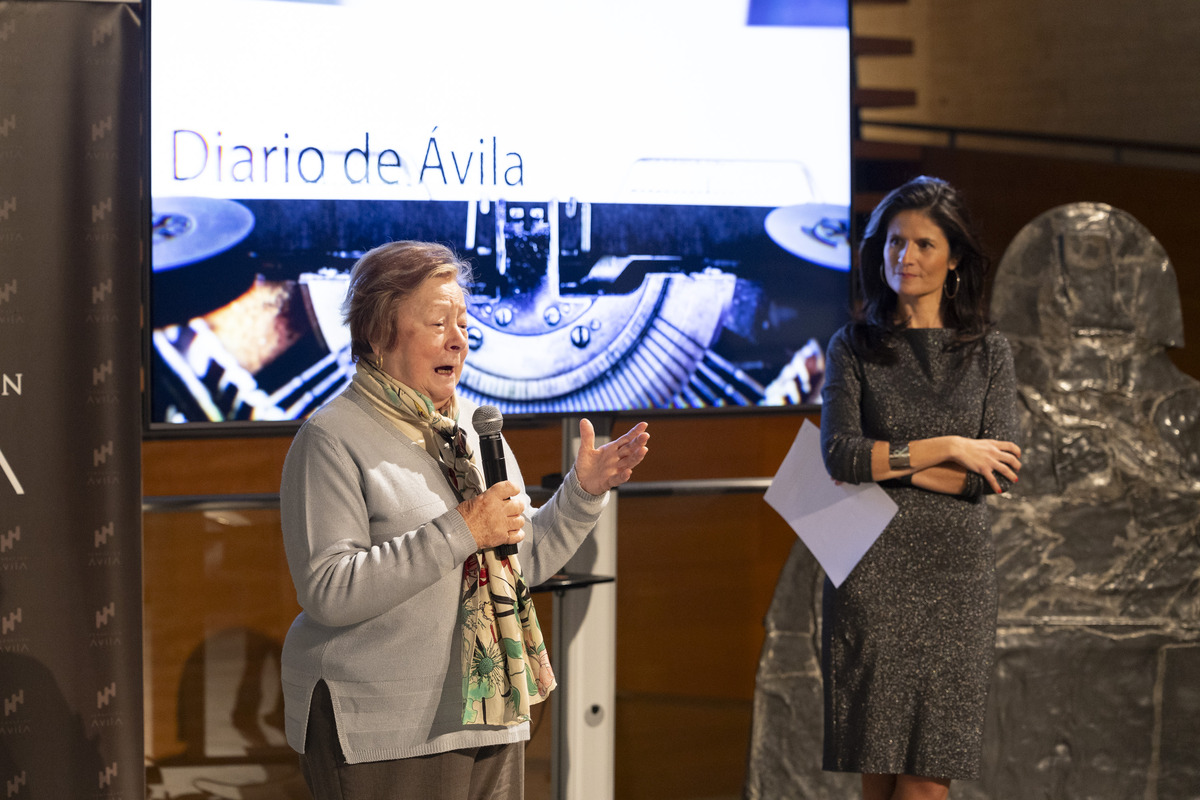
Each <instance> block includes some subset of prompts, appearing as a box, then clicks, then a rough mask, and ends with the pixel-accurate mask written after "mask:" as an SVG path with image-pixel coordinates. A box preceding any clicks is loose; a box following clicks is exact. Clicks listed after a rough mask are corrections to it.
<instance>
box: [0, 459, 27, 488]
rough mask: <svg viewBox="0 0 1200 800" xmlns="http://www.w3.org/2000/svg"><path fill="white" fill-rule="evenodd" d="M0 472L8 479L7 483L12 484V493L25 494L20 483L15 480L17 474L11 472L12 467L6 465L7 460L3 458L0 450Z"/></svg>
mask: <svg viewBox="0 0 1200 800" xmlns="http://www.w3.org/2000/svg"><path fill="white" fill-rule="evenodd" d="M0 470H3V471H4V474H5V475H6V476H7V477H8V482H9V483H11V484H12V488H13V491H14V492H16V493H17V494H25V489H24V488H22V487H21V482H20V481H19V480H17V474H16V473H15V472H13V469H12V467H10V466H9V465H8V459H7V458H5V457H4V451H3V450H0Z"/></svg>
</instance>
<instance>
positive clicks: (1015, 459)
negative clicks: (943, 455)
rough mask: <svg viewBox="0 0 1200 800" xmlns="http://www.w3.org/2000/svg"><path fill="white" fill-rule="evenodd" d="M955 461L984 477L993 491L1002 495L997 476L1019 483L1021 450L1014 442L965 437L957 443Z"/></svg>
mask: <svg viewBox="0 0 1200 800" xmlns="http://www.w3.org/2000/svg"><path fill="white" fill-rule="evenodd" d="M954 461H955V462H957V463H958V464H960V465H961V466H963V467H964V468H966V469H968V470H970V471H971V472H975V473H978V474H979V475H982V476H983V479H984V480H985V481H987V482H988V485H989V486H991V487H992V491H993V492H995V493H996V494H1000V492H1001V491H1003V488H1002V487H1001V486H1000V482H999V481H998V480H996V475H1000V476H1001V477H1004V478H1007V479H1008V480H1010V481H1012V482H1013V483H1016V482H1017V473H1018V472H1020V470H1021V448H1020V447H1018V446H1017V445H1016V444H1015V443H1013V442H1005V441H1000V440H997V439H967V438H966V437H963V438H962V439H961V440H960V441H959V442H957V447H956V448H955V453H954Z"/></svg>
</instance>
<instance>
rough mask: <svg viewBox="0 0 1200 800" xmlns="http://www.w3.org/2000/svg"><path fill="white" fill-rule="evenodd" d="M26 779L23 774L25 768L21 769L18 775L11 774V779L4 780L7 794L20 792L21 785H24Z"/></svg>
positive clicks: (11, 794) (11, 795) (10, 795)
mask: <svg viewBox="0 0 1200 800" xmlns="http://www.w3.org/2000/svg"><path fill="white" fill-rule="evenodd" d="M28 780H29V779H28V778H27V777H26V776H25V770H21V774H20V775H13V777H12V780H11V781H6V782H5V788H6V789H7V790H8V796H9V797H14V796H16V795H18V794H20V793H21V787H22V786H24V785H25V784H26V783H27V782H28Z"/></svg>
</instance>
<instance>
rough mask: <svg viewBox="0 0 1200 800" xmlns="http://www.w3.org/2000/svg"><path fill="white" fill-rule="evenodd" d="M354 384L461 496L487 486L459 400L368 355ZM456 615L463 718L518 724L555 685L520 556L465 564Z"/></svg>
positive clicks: (491, 556) (486, 554) (488, 555)
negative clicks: (409, 382)
mask: <svg viewBox="0 0 1200 800" xmlns="http://www.w3.org/2000/svg"><path fill="white" fill-rule="evenodd" d="M354 385H355V388H356V389H357V390H358V391H359V392H360V393H362V394H363V395H364V396H365V397H366V398H367V399H368V400H369V401H370V402H371V404H372V405H374V406H375V407H376V408H377V409H379V411H380V412H382V413H383V414H384V416H386V417H387V418H388V419H389V420H391V421H392V422H393V423H394V424H395V425H396V427H397V428H399V429H400V430H401V431H402V432H403V433H404V434H406V435H407V436H408V437H409V438H410V439H412V440H413V441H414V442H424V444H425V451H426V452H427V453H429V455H431V456H433V457H434V458H435V459H436V460H437V461H438V463H439V464H441V465H442V468H443V470H444V472H445V475H446V479H447V480H448V481H449V482H450V485H451V486H452V487H453V488H454V491H455V492H456V493H457V494H458V496H459V497H460V498H462V499H463V500H468V499H470V498H472V497H474V496H475V495H477V494H479V493H480V492H482V491H483V490H484V478H483V473H482V472H481V471H480V469H479V467H478V466H477V465H476V463H475V454H474V453H473V452H472V450H471V445H470V444H469V443H468V442H467V437H466V435H465V434H464V433H463V431H462V429H461V428H459V426H458V421H457V420H458V402H457V400H456V399H452V400H451V401H450V404H449V405H448V406H447V407H446V408H445V409H444V413H441V412H439V411H438V410H437V409H435V408H434V407H433V402H432V401H431V400H430V399H429V398H428V397H426V396H425V395H423V394H421V393H420V392H418V391H415V390H413V389H410V388H409V387H407V386H405V385H404V384H402V383H400V382H399V381H397V380H395V379H394V378H392V377H391V376H390V375H388V374H387V373H385V372H383V371H382V370H380V369H379V368H378V367H376V366H375V365H373V364H371V363H369V362H367V361H366V360H365V359H359V361H358V370H357V372H356V374H355V376H354ZM462 575H463V579H462V602H461V606H460V609H459V621H460V623H461V626H462V627H461V634H462V675H463V715H462V721H463V724H465V725H519V724H521V723H522V722H526V721H528V720H529V709H530V706H531V705H532V704H533V703H540V702H541V701H542V700H545V699H546V698H547V697H548V696H549V695H550V691H551V690H552V689H554V687H555V685H556V683H555V680H554V670H553V669H552V668H551V667H550V656H549V654H548V653H547V652H546V643H545V641H544V640H543V638H542V631H541V628H540V627H539V626H538V621H537V612H536V611H535V610H534V607H533V597H532V595H531V594H530V592H529V587H528V586H527V585H526V584H525V580H524V578H522V577H521V562H520V561H519V560H518V559H517V556H516V555H515V554H514V555H510V556H507V557H503V558H501V557H498V556H497V555H496V553H495V551H494V550H490V549H489V550H483V551H480V552H477V553H475V554H474V555H472V556H471V557H469V558H468V559H467V561H466V563H465V564H463V573H462Z"/></svg>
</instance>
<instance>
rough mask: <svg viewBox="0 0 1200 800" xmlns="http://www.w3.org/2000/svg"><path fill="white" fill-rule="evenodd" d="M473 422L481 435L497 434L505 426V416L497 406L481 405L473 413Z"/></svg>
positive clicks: (476, 430)
mask: <svg viewBox="0 0 1200 800" xmlns="http://www.w3.org/2000/svg"><path fill="white" fill-rule="evenodd" d="M471 424H472V425H473V426H474V427H475V432H476V433H478V434H479V435H480V436H496V435H498V434H499V433H500V429H501V428H503V427H504V416H503V415H502V414H501V413H500V409H498V408H496V407H495V406H480V407H479V408H477V409H475V413H474V414H473V415H471Z"/></svg>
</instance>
